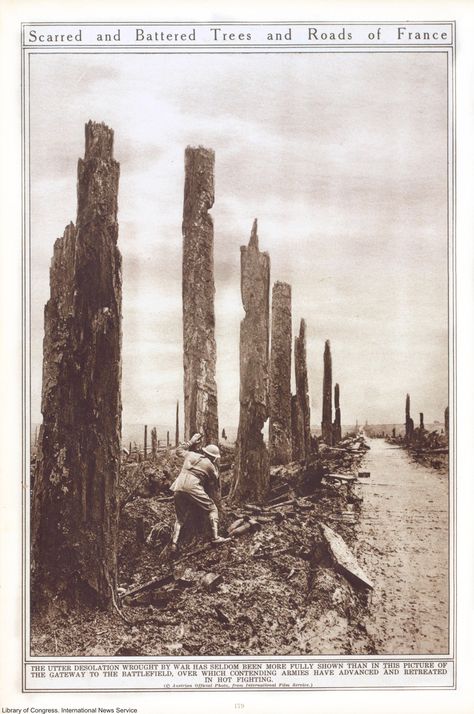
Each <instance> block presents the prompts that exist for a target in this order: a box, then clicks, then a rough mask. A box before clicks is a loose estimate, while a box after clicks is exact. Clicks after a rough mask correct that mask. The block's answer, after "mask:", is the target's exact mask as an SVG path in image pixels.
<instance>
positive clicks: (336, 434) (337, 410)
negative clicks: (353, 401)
mask: <svg viewBox="0 0 474 714" xmlns="http://www.w3.org/2000/svg"><path fill="white" fill-rule="evenodd" d="M341 438H342V432H341V406H340V392H339V385H338V384H337V383H336V384H335V385H334V424H333V444H337V443H338V442H339V441H341Z"/></svg>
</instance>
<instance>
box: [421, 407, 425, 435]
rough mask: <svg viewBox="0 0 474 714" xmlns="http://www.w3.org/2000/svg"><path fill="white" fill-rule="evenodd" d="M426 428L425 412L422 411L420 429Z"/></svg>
mask: <svg viewBox="0 0 474 714" xmlns="http://www.w3.org/2000/svg"><path fill="white" fill-rule="evenodd" d="M424 428H425V418H424V414H423V412H420V429H421V430H422V431H423V429H424Z"/></svg>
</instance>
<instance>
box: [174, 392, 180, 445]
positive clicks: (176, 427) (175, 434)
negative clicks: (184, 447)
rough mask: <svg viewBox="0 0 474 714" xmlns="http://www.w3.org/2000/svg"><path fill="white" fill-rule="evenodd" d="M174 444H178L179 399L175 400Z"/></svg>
mask: <svg viewBox="0 0 474 714" xmlns="http://www.w3.org/2000/svg"><path fill="white" fill-rule="evenodd" d="M174 445H175V446H179V401H178V402H176V426H175V432H174Z"/></svg>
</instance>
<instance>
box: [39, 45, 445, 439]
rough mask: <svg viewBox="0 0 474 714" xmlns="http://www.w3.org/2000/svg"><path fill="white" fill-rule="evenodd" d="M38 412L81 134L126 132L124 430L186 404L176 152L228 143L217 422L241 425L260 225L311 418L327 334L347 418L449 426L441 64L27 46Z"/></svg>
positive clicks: (220, 161)
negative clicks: (244, 259)
mask: <svg viewBox="0 0 474 714" xmlns="http://www.w3.org/2000/svg"><path fill="white" fill-rule="evenodd" d="M30 101H31V104H30V108H31V109H30V111H31V177H32V232H31V243H32V251H31V256H32V266H31V272H32V315H31V318H32V420H33V421H40V418H41V415H40V393H41V360H42V338H43V308H44V304H45V302H46V300H47V299H48V295H49V282H48V271H49V264H50V260H51V256H52V250H53V243H54V241H55V239H56V238H57V237H58V236H59V235H61V234H62V233H63V230H64V227H65V226H66V224H67V223H69V221H70V220H72V221H74V222H75V218H76V172H77V159H78V158H79V157H80V156H83V154H84V124H85V123H86V122H87V121H88V120H89V119H92V120H95V121H104V122H105V123H107V124H108V125H109V126H111V127H112V128H113V129H114V131H115V158H116V159H117V160H118V161H119V162H120V166H121V176H120V187H119V225H120V229H119V231H120V232H119V248H120V250H121V252H122V255H123V385H122V399H123V421H124V423H129V422H141V423H148V424H169V426H170V428H172V427H173V424H174V405H175V403H176V399H178V398H179V399H180V402H181V401H182V383H183V379H182V322H181V248H182V234H181V221H182V206H183V186H184V149H185V147H186V145H188V144H191V145H198V144H201V145H203V146H206V147H210V148H213V149H214V150H215V152H216V199H215V204H214V207H213V209H212V216H213V219H214V237H215V271H216V275H215V277H216V321H217V327H216V330H217V331H216V339H217V350H218V354H217V360H218V361H217V370H218V375H217V377H218V389H219V394H218V397H219V412H220V423H221V427H222V426H224V427H229V426H234V425H237V423H238V412H239V407H238V395H239V322H240V320H241V318H242V316H243V309H242V304H241V298H240V251H239V246H240V245H243V244H246V243H247V242H248V239H249V235H250V229H251V226H252V221H253V219H254V217H257V218H258V220H259V236H260V247H261V250H266V251H268V252H269V254H270V257H271V282H272V283H273V282H274V281H276V280H283V281H287V282H289V283H291V285H292V291H293V332H294V333H296V332H297V330H298V325H299V320H300V318H301V317H304V318H306V321H307V336H308V344H307V353H308V367H309V385H310V394H311V407H312V417H311V421H312V424H314V425H317V424H319V422H320V421H321V392H322V366H323V363H322V359H323V350H324V341H325V340H326V339H330V340H331V345H332V354H333V380H334V381H338V382H339V383H340V386H341V409H342V421H343V423H344V424H351V423H354V422H355V419H356V418H358V419H359V421H364V420H365V419H368V420H369V422H372V423H376V422H391V421H399V422H401V421H403V419H404V400H405V393H406V392H410V394H411V398H412V412H413V415H417V413H418V412H419V411H424V413H425V421H426V422H430V421H432V420H434V419H442V416H443V411H444V408H445V406H446V405H447V400H448V346H447V337H448V332H447V280H446V271H447V265H446V256H447V210H446V206H447V169H446V151H447V141H446V136H447V123H446V121H447V120H446V115H447V95H446V56H445V55H444V54H442V53H439V54H435V53H421V52H416V53H409V54H408V53H406V54H405V53H401V52H399V53H383V54H382V53H379V54H375V53H374V52H372V53H370V54H369V53H365V54H356V53H348V54H319V53H307V54H247V55H245V54H242V55H232V54H229V55H219V56H216V55H211V54H207V55H197V54H194V55H187V56H180V55H176V54H175V55H172V54H169V55H159V54H154V55H152V54H148V55H147V54H143V55H104V54H103V55H85V54H76V55H72V54H68V55H66V54H64V55H59V54H55V55H49V56H48V55H34V56H33V57H32V58H31V92H30Z"/></svg>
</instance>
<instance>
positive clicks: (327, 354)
mask: <svg viewBox="0 0 474 714" xmlns="http://www.w3.org/2000/svg"><path fill="white" fill-rule="evenodd" d="M321 436H322V439H323V441H324V443H325V444H327V445H328V446H332V443H333V439H332V358H331V343H330V342H329V340H326V342H325V345H324V377H323V414H322V421H321Z"/></svg>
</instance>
